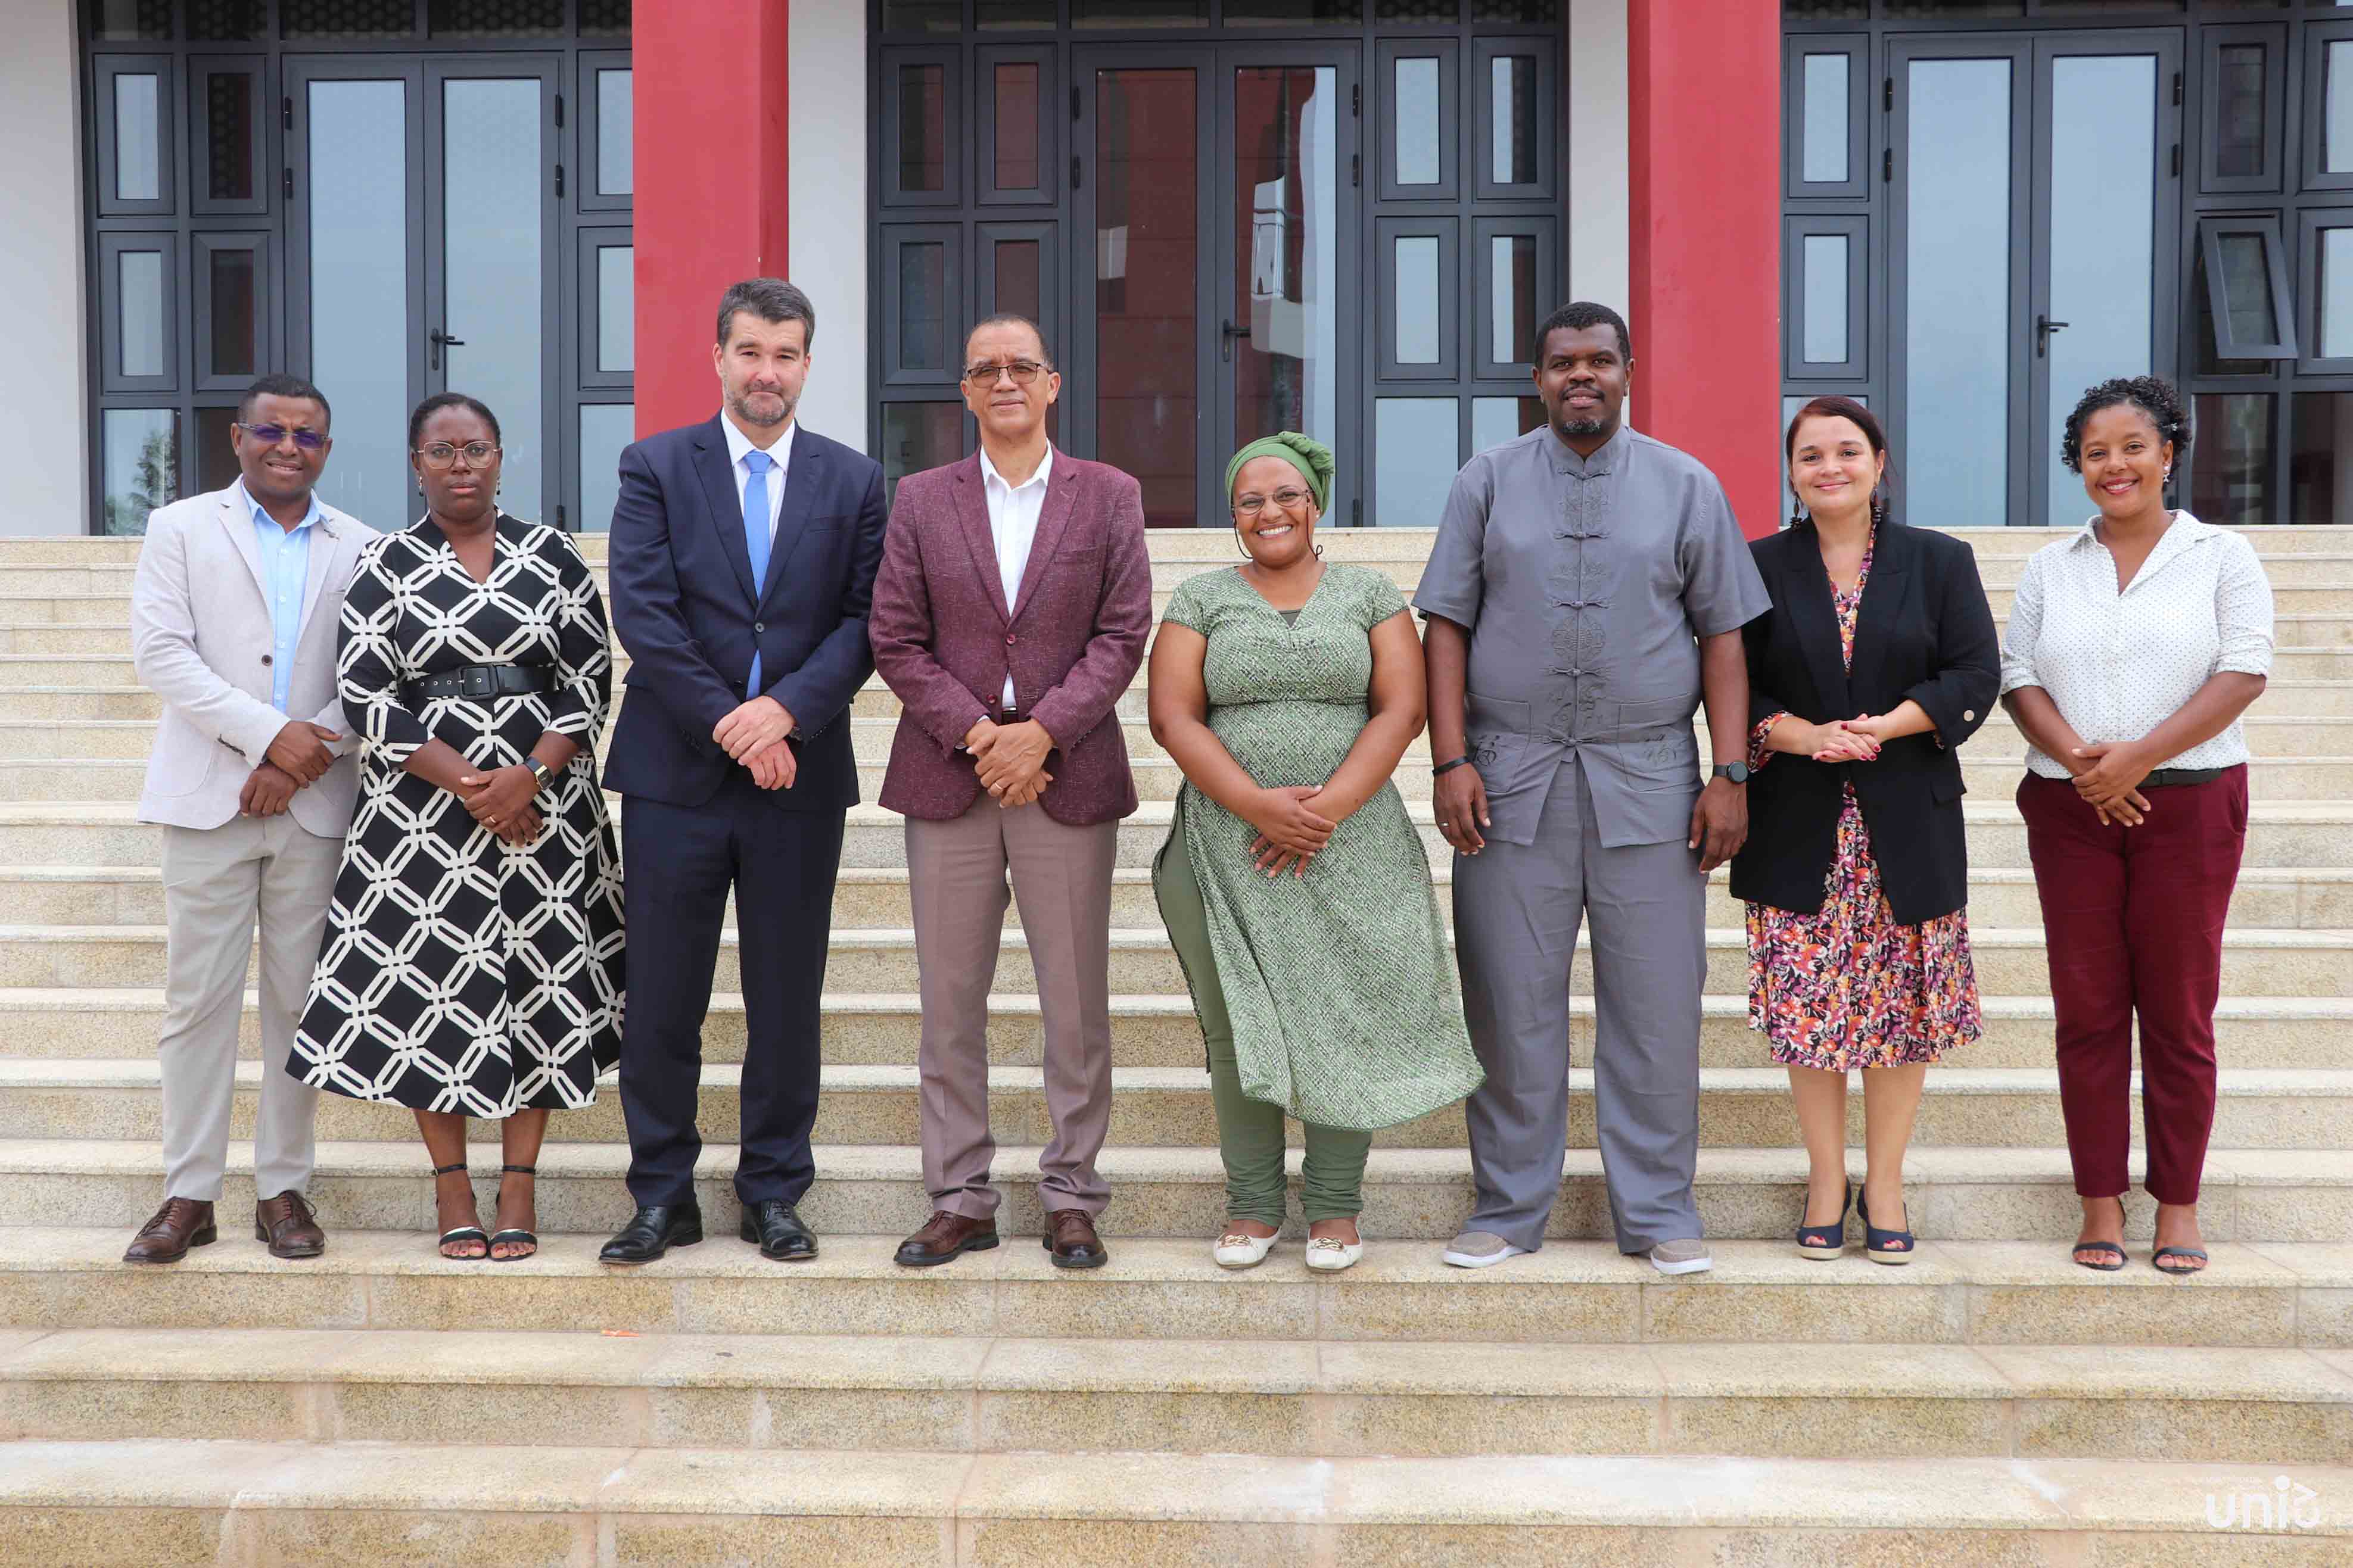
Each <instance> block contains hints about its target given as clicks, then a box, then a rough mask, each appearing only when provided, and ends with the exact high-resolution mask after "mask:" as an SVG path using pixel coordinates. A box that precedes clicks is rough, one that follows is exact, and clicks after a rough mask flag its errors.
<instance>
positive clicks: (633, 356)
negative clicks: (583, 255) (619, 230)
mask: <svg viewBox="0 0 2353 1568" xmlns="http://www.w3.org/2000/svg"><path fill="white" fill-rule="evenodd" d="M637 255H638V253H637V248H636V247H634V246H628V245H602V246H598V247H596V368H597V369H598V370H600V371H632V370H635V369H637V367H638V314H637V311H638V280H637V271H636V263H637Z"/></svg>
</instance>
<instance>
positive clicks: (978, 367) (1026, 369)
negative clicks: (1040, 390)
mask: <svg viewBox="0 0 2353 1568" xmlns="http://www.w3.org/2000/svg"><path fill="white" fill-rule="evenodd" d="M1045 368H1046V367H1045V366H1044V365H1042V364H1039V363H1038V362H1037V361H1036V360H1032V359H1017V360H1014V361H1012V362H1011V363H1008V364H974V365H966V366H965V372H964V378H965V380H966V381H968V382H970V383H971V384H973V385H975V386H995V385H996V384H997V377H998V376H1000V375H1009V376H1011V377H1012V378H1013V384H1014V385H1016V386H1027V385H1029V384H1030V383H1031V382H1033V381H1035V380H1037V379H1038V373H1039V371H1041V370H1043V369H1045Z"/></svg>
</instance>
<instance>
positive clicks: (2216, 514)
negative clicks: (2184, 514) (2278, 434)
mask: <svg viewBox="0 0 2353 1568" xmlns="http://www.w3.org/2000/svg"><path fill="white" fill-rule="evenodd" d="M2276 406H2277V400H2276V399H2274V398H2273V397H2272V396H2270V395H2268V394H2261V395H2248V394H2240V393H2232V394H2227V395H2223V394H2209V395H2204V396H2201V397H2200V398H2198V399H2197V407H2196V409H2195V411H2194V414H2195V419H2196V424H2197V430H2198V444H2197V445H2196V446H2195V447H2192V448H2191V451H2192V454H2193V456H2194V458H2195V461H2194V462H2193V463H2192V464H2191V476H2190V487H2189V510H2191V511H2193V512H2196V513H2197V514H2198V519H2199V521H2201V522H2211V523H2217V524H2221V525H2222V526H2224V527H2231V528H2243V527H2245V526H2246V525H2247V524H2249V523H2254V522H2274V521H2284V519H2277V518H2274V517H2273V515H2272V498H2271V487H2272V453H2273V447H2272V441H2273V429H2272V426H2273V413H2274V408H2275V407H2276Z"/></svg>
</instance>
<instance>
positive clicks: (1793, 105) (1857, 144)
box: [1781, 33, 1872, 201]
mask: <svg viewBox="0 0 2353 1568" xmlns="http://www.w3.org/2000/svg"><path fill="white" fill-rule="evenodd" d="M1809 55H1844V56H1845V57H1846V59H1847V68H1846V69H1847V80H1846V114H1847V124H1846V174H1847V177H1846V178H1845V179H1843V180H1809V179H1807V178H1806V105H1805V89H1806V57H1807V56H1809ZM1871 76H1872V71H1871V35H1869V34H1868V33H1792V34H1789V35H1788V36H1787V37H1784V38H1783V39H1782V43H1781V190H1782V195H1783V196H1784V197H1785V198H1786V199H1788V200H1790V201H1862V200H1864V199H1867V198H1868V197H1869V195H1871V170H1870V162H1871Z"/></svg>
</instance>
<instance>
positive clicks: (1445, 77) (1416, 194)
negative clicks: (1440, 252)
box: [1366, 37, 1462, 204]
mask: <svg viewBox="0 0 2353 1568" xmlns="http://www.w3.org/2000/svg"><path fill="white" fill-rule="evenodd" d="M1408 59H1415V60H1419V59H1435V60H1436V61H1437V62H1438V178H1437V179H1436V180H1434V181H1431V182H1430V183H1429V184H1414V185H1409V184H1402V183H1400V182H1399V181H1398V177H1397V119H1396V113H1395V99H1396V94H1395V88H1396V85H1397V68H1398V61H1399V60H1408ZM1374 84H1377V92H1376V94H1375V95H1374V96H1375V98H1376V100H1377V102H1379V103H1380V104H1381V105H1383V107H1384V109H1385V110H1386V112H1384V113H1382V114H1380V115H1379V116H1378V117H1377V119H1374V120H1373V121H1371V123H1372V127H1373V134H1372V135H1370V136H1369V137H1367V138H1366V140H1367V141H1368V142H1370V143H1371V153H1370V156H1371V161H1372V164H1373V167H1374V168H1375V169H1376V170H1377V171H1378V177H1379V183H1378V184H1377V185H1376V186H1375V187H1374V199H1375V200H1377V201H1379V202H1382V203H1384V204H1386V203H1390V202H1447V203H1453V202H1457V201H1460V200H1461V195H1462V111H1461V104H1462V41H1461V39H1460V38H1451V37H1427V38H1411V37H1384V38H1377V39H1376V40H1375V41H1374V44H1373V82H1372V83H1368V84H1367V85H1374Z"/></svg>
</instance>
